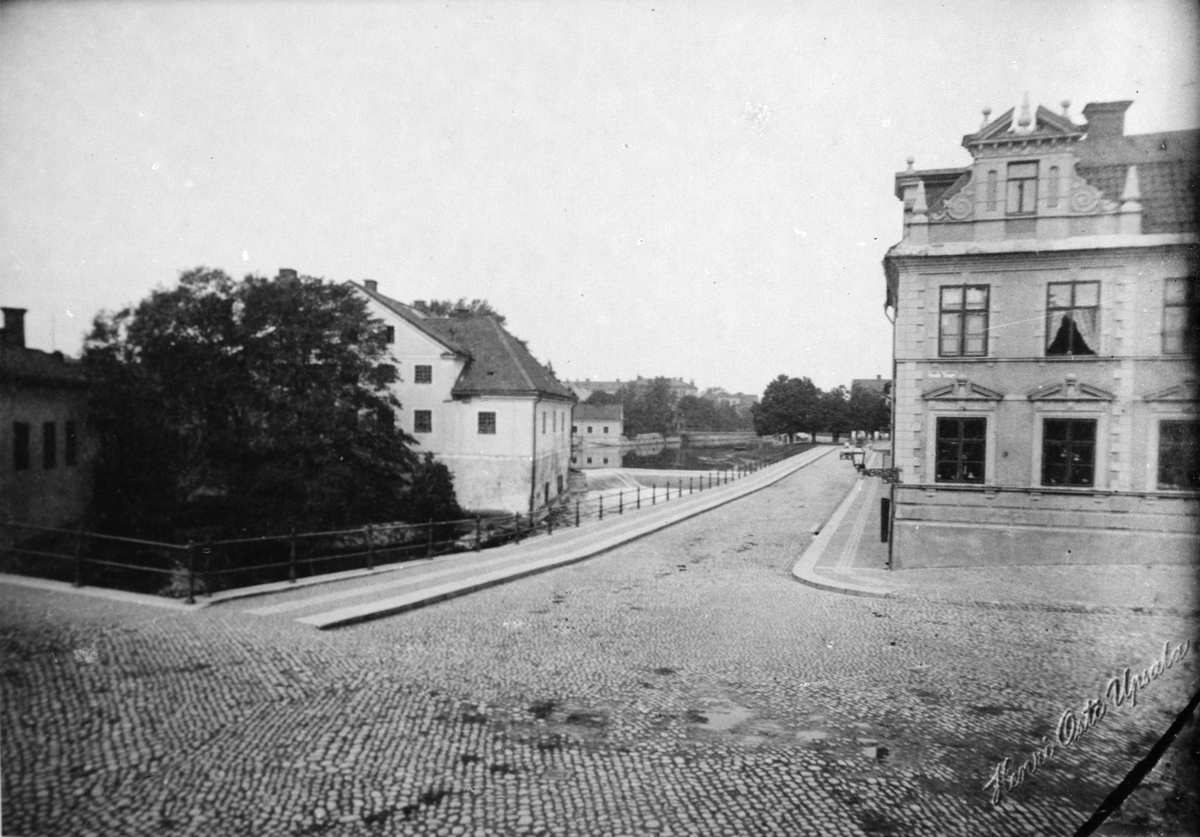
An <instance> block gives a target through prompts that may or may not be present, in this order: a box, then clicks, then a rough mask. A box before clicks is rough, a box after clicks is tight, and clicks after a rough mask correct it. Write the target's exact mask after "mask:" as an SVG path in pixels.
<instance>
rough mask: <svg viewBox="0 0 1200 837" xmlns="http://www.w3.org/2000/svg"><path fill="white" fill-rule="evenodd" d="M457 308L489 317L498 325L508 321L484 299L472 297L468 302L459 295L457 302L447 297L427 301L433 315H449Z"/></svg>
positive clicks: (471, 314) (474, 314) (475, 314)
mask: <svg viewBox="0 0 1200 837" xmlns="http://www.w3.org/2000/svg"><path fill="white" fill-rule="evenodd" d="M458 310H465V311H466V312H467V313H468V314H470V316H472V317H491V318H492V319H494V320H495V321H496V322H498V323H499V324H500V325H504V324H506V323H507V322H508V319H507V318H506V317H505V316H504V315H503V314H501V313H500V312H499V311H497V310H496V309H495V308H493V307H492V304H491V303H490V302H488V301H487V300H486V299H472V300H471V301H470V302H468V301H467V298H466V297H459V299H458V301H457V302H453V301H451V300H449V299H435V300H434V301H433V302H430V303H429V313H431V314H433V315H434V316H435V317H449V316H450V315H451V314H453V313H454V312H455V311H458Z"/></svg>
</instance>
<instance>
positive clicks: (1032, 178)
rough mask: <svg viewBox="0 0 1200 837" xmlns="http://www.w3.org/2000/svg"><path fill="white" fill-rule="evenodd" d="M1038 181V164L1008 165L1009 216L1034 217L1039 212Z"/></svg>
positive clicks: (1007, 208)
mask: <svg viewBox="0 0 1200 837" xmlns="http://www.w3.org/2000/svg"><path fill="white" fill-rule="evenodd" d="M1037 179H1038V164H1037V162H1036V161H1035V162H1031V163H1009V164H1008V204H1007V207H1006V210H1007V212H1008V214H1009V215H1032V214H1034V213H1035V212H1037Z"/></svg>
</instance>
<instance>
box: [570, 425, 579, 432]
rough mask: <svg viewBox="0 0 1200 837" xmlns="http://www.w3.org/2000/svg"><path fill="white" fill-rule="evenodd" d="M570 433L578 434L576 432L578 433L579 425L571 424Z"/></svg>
mask: <svg viewBox="0 0 1200 837" xmlns="http://www.w3.org/2000/svg"><path fill="white" fill-rule="evenodd" d="M571 432H572V433H578V432H579V425H577V424H572V425H571Z"/></svg>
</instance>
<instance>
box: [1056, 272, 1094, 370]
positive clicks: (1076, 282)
mask: <svg viewBox="0 0 1200 837" xmlns="http://www.w3.org/2000/svg"><path fill="white" fill-rule="evenodd" d="M1063 285H1066V286H1069V287H1070V289H1071V302H1070V305H1067V306H1062V305H1059V306H1054V307H1051V305H1050V299H1051V295H1052V294H1053V293H1054V291H1053V289H1054V288H1055V287H1056V286H1058V287H1061V286H1063ZM1083 285H1094V286H1095V287H1096V303H1095V304H1094V305H1086V306H1080V305H1076V304H1075V300H1076V297H1077V295H1078V290H1079V287H1080V286H1083ZM1100 285H1101V283H1100V282H1099V281H1098V280H1096V279H1066V280H1063V281H1061V282H1047V283H1046V319H1045V323H1046V329H1045V331H1046V333H1045V335H1044V339H1043V341H1042V356H1043V357H1098V356H1099V354H1100V291H1101V287H1100ZM1091 310H1094V311H1095V312H1096V313H1095V316H1094V317H1093V318H1092V325H1091V329H1092V331H1093V335H1092V340H1093V342H1094V343H1095V344H1096V345H1095V346H1094V347H1092V351H1090V352H1084V353H1077V352H1074V351H1067V352H1063V353H1059V352H1055V353H1053V354H1051V353H1050V346H1051V345H1053V344H1054V341H1055V340H1056V339H1057V337H1058V334H1057V331H1056V329H1055V328H1054V326H1053V319H1054V315H1055V314H1056V313H1059V312H1075V311H1091ZM1072 322H1075V318H1072ZM1052 332H1054V333H1052ZM1075 333H1076V334H1078V329H1076V330H1075Z"/></svg>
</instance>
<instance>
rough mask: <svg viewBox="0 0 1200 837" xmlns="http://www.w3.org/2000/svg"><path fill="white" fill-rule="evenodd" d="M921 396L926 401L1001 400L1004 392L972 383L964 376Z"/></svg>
mask: <svg viewBox="0 0 1200 837" xmlns="http://www.w3.org/2000/svg"><path fill="white" fill-rule="evenodd" d="M921 397H922V398H924V399H925V400H926V401H1003V400H1004V393H1002V392H996V390H994V389H988V388H987V387H985V386H981V385H979V384H975V383H972V382H971V381H969V380H967V379H966V378H956V379H955V381H954V383H952V384H945V385H943V386H940V387H935V388H934V389H931V390H927V391H926V392H923V393H921Z"/></svg>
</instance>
